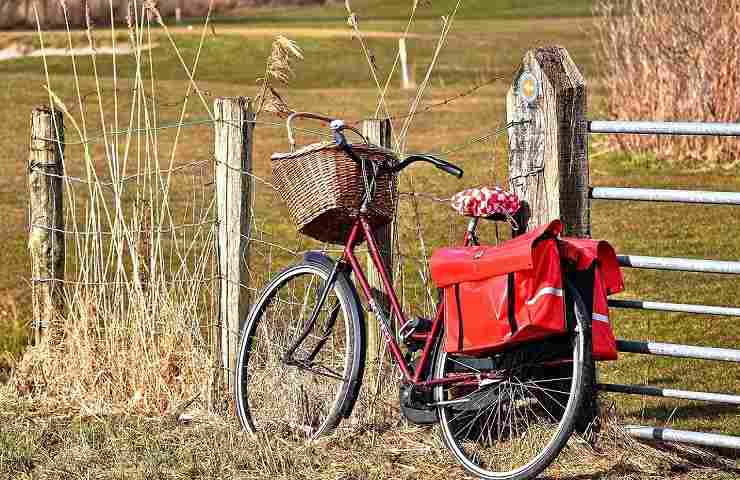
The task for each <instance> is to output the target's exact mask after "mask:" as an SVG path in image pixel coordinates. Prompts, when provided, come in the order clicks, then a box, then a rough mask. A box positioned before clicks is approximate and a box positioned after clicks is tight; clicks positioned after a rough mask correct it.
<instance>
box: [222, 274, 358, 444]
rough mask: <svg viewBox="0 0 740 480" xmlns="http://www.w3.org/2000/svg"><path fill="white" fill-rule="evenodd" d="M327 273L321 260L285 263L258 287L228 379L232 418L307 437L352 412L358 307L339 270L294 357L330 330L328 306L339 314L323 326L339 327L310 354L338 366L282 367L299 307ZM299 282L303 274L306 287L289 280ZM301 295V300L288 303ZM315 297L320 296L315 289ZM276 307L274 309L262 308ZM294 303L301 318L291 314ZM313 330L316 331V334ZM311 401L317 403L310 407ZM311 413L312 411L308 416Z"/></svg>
mask: <svg viewBox="0 0 740 480" xmlns="http://www.w3.org/2000/svg"><path fill="white" fill-rule="evenodd" d="M331 271H332V265H330V264H328V262H327V264H324V263H319V262H310V261H304V262H301V263H299V264H296V265H293V266H291V267H288V268H286V269H285V270H283V271H282V272H280V273H279V274H278V275H277V276H275V277H274V278H273V279H272V280H271V281H270V283H269V284H268V285H267V286H266V287H265V289H264V290H263V292H262V293H261V295H260V296H259V298H258V300H257V301H256V303H255V304H254V307H253V308H252V310H251V312H250V313H249V316H248V318H247V321H246V323H245V326H244V332H243V335H242V338H241V342H240V346H239V353H238V357H237V367H236V372H235V381H234V389H235V391H234V394H235V399H236V411H237V416H238V417H239V421H240V423H241V425H242V427H243V428H244V429H245V430H247V431H249V432H252V433H256V432H258V431H271V430H272V431H285V430H286V429H287V430H288V431H292V433H293V434H294V435H298V436H304V437H305V438H308V439H313V438H316V437H318V436H320V435H322V434H325V433H327V432H330V431H331V430H333V429H334V428H336V426H337V425H338V424H339V422H340V421H341V419H342V418H343V417H347V416H349V414H350V413H351V410H352V408H353V406H354V403H355V401H356V399H357V395H358V392H359V389H360V385H361V380H362V375H363V370H364V358H365V355H364V353H365V352H364V343H365V342H364V337H363V332H364V330H363V328H362V325H363V324H362V320H363V315H362V309H361V307H360V305H359V303H358V300H357V294H356V292H355V290H354V287H353V286H352V285H351V284H350V282H349V279H348V278H347V277H346V275H345V274H344V273H340V272H338V275H337V277H336V280H335V282H334V285H333V288H332V291H331V292H329V294H328V298H327V299H326V302H325V303H324V304H323V306H324V308H325V307H326V306H327V305H330V307H329V309H328V310H327V312H326V314H325V312H324V311H323V309H322V311H321V313H320V314H319V318H317V321H316V324H315V325H314V327H313V328H312V329H311V330H310V334H309V335H308V336H307V337H306V339H305V340H304V341H303V342H301V344H300V347H299V348H298V350H296V353H295V355H296V356H297V357H296V358H298V357H305V358H308V357H309V353H310V351H312V349H313V348H314V347H316V346H317V345H319V343H320V342H321V336H323V335H324V334H325V333H326V330H329V328H327V327H326V326H327V325H329V324H330V322H331V321H330V320H329V319H330V318H331V317H332V315H333V314H332V312H333V311H334V310H333V309H334V308H335V307H336V306H338V307H339V312H338V313H337V314H336V315H335V321H334V322H333V326H331V327H330V329H331V330H332V331H334V330H338V331H339V332H340V333H339V334H338V335H335V336H331V337H330V338H329V339H328V340H326V341H325V342H324V343H323V346H321V347H320V349H319V351H318V354H317V357H321V359H322V361H324V359H326V361H327V362H332V365H331V367H335V366H336V365H337V364H339V363H341V372H337V371H336V370H334V369H333V368H331V367H329V366H327V365H314V366H312V367H310V369H309V367H307V366H305V365H304V366H295V365H289V364H287V363H286V362H285V359H284V357H283V356H284V355H285V353H286V352H287V351H288V348H289V347H290V346H291V345H293V344H294V343H295V340H296V339H297V338H299V337H300V335H301V333H302V332H303V330H304V329H305V327H306V324H307V323H308V322H307V319H308V318H309V317H310V315H306V313H305V312H306V310H311V311H312V310H313V308H310V309H308V308H306V302H307V298H309V297H311V296H312V295H313V294H314V293H318V292H320V291H321V289H322V288H323V285H324V282H326V280H327V279H328V278H329V276H330V274H331ZM298 280H307V281H308V282H307V284H308V286H307V287H304V290H301V289H300V285H294V284H293V283H292V282H294V281H298ZM290 287H293V290H290ZM301 293H303V299H302V300H301V302H300V303H299V302H295V301H293V300H295V299H297V298H298V297H297V296H296V295H298V296H300V295H301ZM317 297H319V298H320V293H319V294H318V296H317ZM286 299H288V300H286ZM317 303H318V302H317ZM275 305H277V307H276V308H275V312H276V313H275V314H274V315H273V314H272V313H271V311H270V310H268V309H270V308H271V307H273V306H275ZM299 306H300V309H299V310H300V316H297V317H296V316H294V314H295V313H296V312H297V311H298V310H297V309H298V308H299ZM286 313H287V314H286ZM322 319H323V321H324V323H323V324H321V321H322ZM322 325H323V326H322ZM322 328H324V329H326V330H321V329H322ZM317 332H321V335H320V336H317V335H316V334H317ZM327 347H328V348H329V349H328V350H326V351H325V350H324V348H327ZM339 347H344V348H343V349H342V350H343V352H342V353H341V355H337V354H336V352H335V350H337V349H338V348H339ZM327 352H328V353H327ZM258 353H261V354H262V355H257V354H258ZM339 360H341V362H339ZM306 365H307V364H306ZM330 372H331V374H330ZM263 382H269V383H268V384H267V385H266V384H265V383H263ZM322 390H325V391H322ZM313 407H316V411H315V412H314V411H312V408H313ZM314 414H315V415H318V416H319V417H318V418H314V417H309V415H314ZM284 433H285V432H284Z"/></svg>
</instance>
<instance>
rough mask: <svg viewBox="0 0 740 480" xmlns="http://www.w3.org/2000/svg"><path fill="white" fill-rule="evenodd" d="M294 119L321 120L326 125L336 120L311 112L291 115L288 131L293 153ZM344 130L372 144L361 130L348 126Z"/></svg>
mask: <svg viewBox="0 0 740 480" xmlns="http://www.w3.org/2000/svg"><path fill="white" fill-rule="evenodd" d="M294 118H312V119H314V120H321V121H323V122H326V123H331V122H333V121H334V120H335V119H333V118H331V117H327V116H324V115H318V114H316V113H310V112H295V113H291V114H290V115H289V116H288V121H287V122H286V126H287V129H288V142H290V151H291V152H293V151H295V137H294V136H293V126H292V125H291V123H292V122H293V119H294ZM344 128H346V129H347V130H351V131H352V132H354V133H355V134H357V136H359V137H360V138H361V139H362V141H363V142H365V144H366V145H369V144H370V142H368V141H367V138H365V136H364V135H363V134H362V132H360V131H359V130H357V129H356V128H355V127H351V126H349V125H347V126H345V127H344Z"/></svg>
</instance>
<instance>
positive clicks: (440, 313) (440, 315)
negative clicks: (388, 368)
mask: <svg viewBox="0 0 740 480" xmlns="http://www.w3.org/2000/svg"><path fill="white" fill-rule="evenodd" d="M470 230H471V229H468V231H467V232H466V234H465V245H466V246H467V245H469V244H470V242H471V241H472V240H473V239H474V235H473V233H472V232H471V231H470ZM363 237H364V238H365V240H366V241H367V246H368V250H369V251H370V257H371V258H372V262H373V265H374V266H375V268H376V269H377V270H378V272H379V273H380V278H381V281H382V282H383V289H384V291H385V294H386V295H387V296H388V298H389V299H390V307H391V311H392V312H391V313H392V314H394V315H395V316H396V318H398V319H399V321H400V322H401V325H403V324H405V323H406V321H407V318H406V315H405V314H404V312H403V311H402V310H401V305H400V303H399V302H398V296H397V295H396V292H395V290H393V285H392V284H391V281H390V278H389V276H388V272H387V271H386V269H385V266H384V265H383V261H382V259H381V257H380V253H379V250H378V245H377V243H376V241H375V236H374V235H373V231H372V228H370V224H369V223H368V221H367V218H365V216H364V215H363V214H362V213H360V214H359V215H358V218H357V220H355V223H354V225H353V226H352V230H351V231H350V234H349V238H348V239H347V245H346V246H345V247H344V252H343V253H342V257H341V259H340V261H347V262H349V264H350V265H351V267H352V271H353V272H354V274H355V276H356V277H357V281H358V282H359V283H360V288H361V290H362V293H363V294H364V295H365V298H366V299H367V302H368V305H369V307H370V308H369V310H370V311H372V312H374V313H376V314H379V315H378V316H380V315H382V314H383V313H380V312H379V310H380V307H379V306H378V304H377V302H376V301H375V299H374V298H373V296H372V290H371V289H370V285H369V284H368V281H367V277H366V276H365V272H363V270H362V267H361V266H360V262H359V261H358V259H357V257H356V256H355V247H356V246H357V244H359V243H360V242H361V241H362V238H363ZM378 321H379V322H380V326H381V330H382V331H383V336H384V337H385V339H386V342H387V343H388V346H389V347H390V351H391V354H392V355H393V358H394V359H395V360H396V363H397V364H398V366H399V368H400V369H401V372H402V373H403V376H404V378H405V380H406V381H407V382H409V383H412V384H414V385H415V386H418V387H432V386H435V385H442V384H449V383H460V382H477V381H480V380H481V379H490V378H497V375H496V374H495V373H494V372H490V373H488V372H481V373H479V374H464V375H456V376H455V377H450V378H440V379H432V380H423V379H422V374H423V372H425V371H426V368H427V366H428V364H429V362H430V361H431V357H432V352H433V351H434V346H435V343H436V342H437V341H438V337H439V335H440V332H441V331H442V323H443V321H444V301H441V302H440V303H439V305H438V306H437V313H436V315H435V318H434V321H433V322H432V328H431V330H430V331H429V333H428V335H427V338H426V341H425V343H424V348H423V349H422V350H421V357H420V359H419V362H418V364H417V366H416V369H415V371H414V372H413V373H412V372H411V371H410V368H409V364H408V362H406V359H404V358H403V354H402V353H401V348H400V347H399V345H398V342H396V339H395V337H394V336H393V334H392V333H391V332H390V331H389V329H388V326H387V324H386V322H385V321H384V320H382V319H379V320H378Z"/></svg>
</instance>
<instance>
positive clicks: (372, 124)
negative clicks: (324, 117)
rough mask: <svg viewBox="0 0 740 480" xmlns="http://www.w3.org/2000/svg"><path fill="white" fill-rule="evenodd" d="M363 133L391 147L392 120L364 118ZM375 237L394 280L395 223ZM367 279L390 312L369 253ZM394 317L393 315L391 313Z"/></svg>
mask: <svg viewBox="0 0 740 480" xmlns="http://www.w3.org/2000/svg"><path fill="white" fill-rule="evenodd" d="M362 134H363V135H364V136H365V137H366V138H367V139H368V141H369V142H370V143H374V144H376V145H380V146H381V147H385V148H391V145H392V144H391V121H390V120H388V119H385V120H364V121H363V122H362ZM375 238H376V240H377V241H378V249H380V254H381V257H382V258H383V264H384V266H385V269H386V270H387V271H388V274H389V276H390V278H391V281H392V280H393V225H392V224H389V225H386V226H385V227H381V228H379V229H377V230H376V231H375ZM366 272H367V279H368V282H369V283H370V288H371V289H372V292H373V296H374V297H375V298H376V299H377V300H378V304H379V305H380V306H381V307H382V308H383V310H385V311H386V312H388V313H389V314H390V301H389V299H388V297H387V295H386V294H385V293H383V281H382V280H381V279H380V273H378V271H377V270H376V269H375V265H373V261H372V258H371V257H370V254H369V253H368V254H367V269H366ZM389 317H390V318H391V321H392V318H393V316H392V315H389ZM375 320H376V319H374V318H373V321H370V322H368V325H367V327H368V328H367V335H368V362H369V365H377V361H378V354H379V352H380V338H381V334H380V330H379V326H380V325H379V324H378V322H377V321H375ZM391 328H392V331H393V332H395V331H396V326H395V325H394V324H392V325H391Z"/></svg>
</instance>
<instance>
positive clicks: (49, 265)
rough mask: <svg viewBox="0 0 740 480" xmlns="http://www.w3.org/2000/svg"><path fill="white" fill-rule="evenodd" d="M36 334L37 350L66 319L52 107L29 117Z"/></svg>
mask: <svg viewBox="0 0 740 480" xmlns="http://www.w3.org/2000/svg"><path fill="white" fill-rule="evenodd" d="M28 172H29V175H28V187H29V192H30V218H29V220H30V230H29V238H28V249H29V251H30V254H31V275H32V277H33V278H32V285H33V293H32V303H33V329H34V339H35V342H36V345H38V344H40V343H41V342H42V341H44V340H46V339H48V331H49V327H50V326H52V325H53V324H54V321H55V320H56V319H57V318H59V317H60V316H61V315H62V308H63V307H62V298H61V296H62V282H63V281H64V204H63V197H62V193H63V188H64V184H63V182H62V175H63V174H64V116H63V114H62V112H58V111H55V110H51V109H50V108H48V107H39V108H35V109H34V110H33V112H32V114H31V146H30V153H29V158H28Z"/></svg>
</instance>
